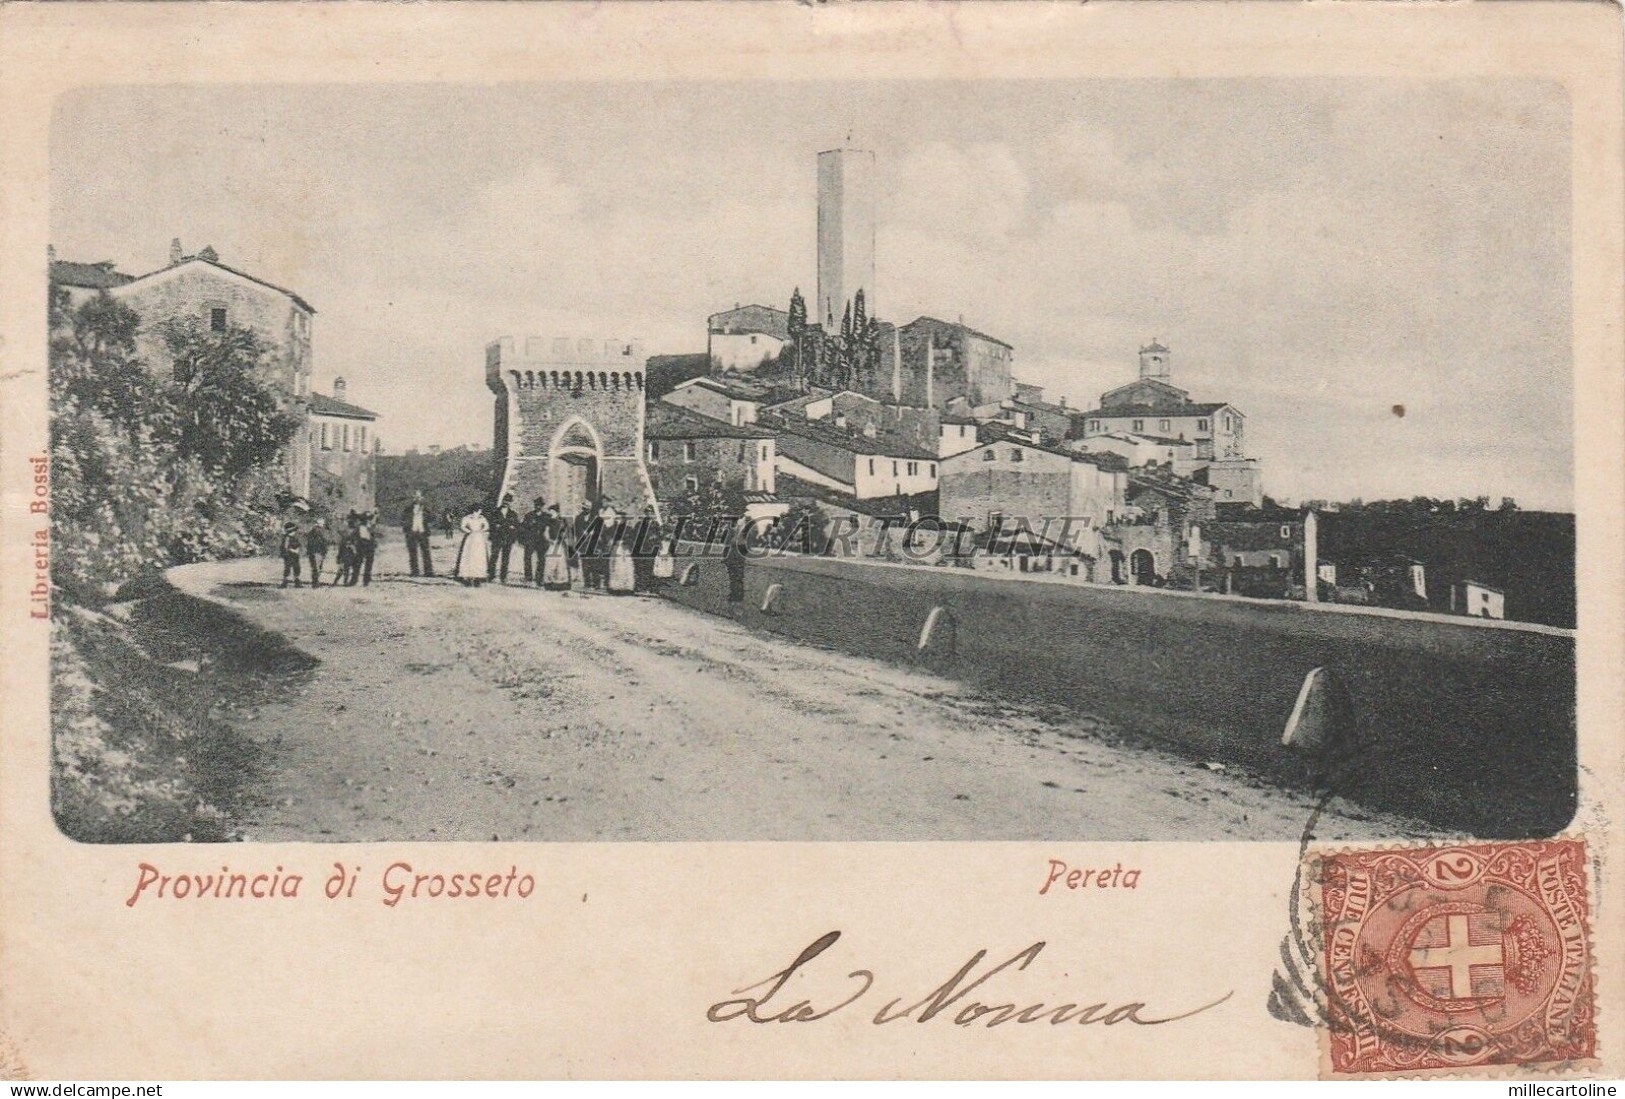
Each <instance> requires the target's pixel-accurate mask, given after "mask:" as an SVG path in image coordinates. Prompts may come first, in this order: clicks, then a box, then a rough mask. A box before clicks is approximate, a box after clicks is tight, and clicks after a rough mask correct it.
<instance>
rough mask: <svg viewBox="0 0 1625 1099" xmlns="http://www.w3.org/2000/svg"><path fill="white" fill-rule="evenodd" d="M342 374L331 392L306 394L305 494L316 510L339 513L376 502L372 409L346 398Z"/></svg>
mask: <svg viewBox="0 0 1625 1099" xmlns="http://www.w3.org/2000/svg"><path fill="white" fill-rule="evenodd" d="M346 396H347V394H346V387H345V383H344V379H343V378H334V379H333V394H332V396H328V395H327V394H325V393H311V394H310V401H309V407H310V457H311V473H310V494H309V500H310V503H311V505H312V506H313V507H314V508H315V509H316V510H317V511H320V512H325V513H326V514H328V515H331V516H334V517H342V516H344V515H346V514H348V513H349V512H351V511H372V510H373V509H374V508H375V507H376V496H375V494H376V492H377V489H378V478H377V453H378V449H379V443H378V437H377V433H376V431H375V429H374V425H375V424H376V422H377V420H378V414H377V413H376V412H371V411H369V410H367V409H365V408H362V407H361V406H360V405H354V404H351V403H350V402H349V401H348V400H346V399H345V398H346Z"/></svg>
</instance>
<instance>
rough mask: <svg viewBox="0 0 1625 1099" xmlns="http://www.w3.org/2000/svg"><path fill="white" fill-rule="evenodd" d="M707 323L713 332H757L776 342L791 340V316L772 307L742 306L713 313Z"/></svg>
mask: <svg viewBox="0 0 1625 1099" xmlns="http://www.w3.org/2000/svg"><path fill="white" fill-rule="evenodd" d="M707 323H708V324H709V326H710V330H711V331H712V332H744V333H750V332H756V333H760V334H761V335H764V336H772V337H773V338H774V339H776V340H788V339H789V338H790V314H789V313H786V312H785V311H784V310H782V309H774V308H773V307H772V306H771V305H740V306H736V307H734V308H733V309H728V310H724V311H723V312H721V313H712V314H711V316H710V318H709V319H708V321H707Z"/></svg>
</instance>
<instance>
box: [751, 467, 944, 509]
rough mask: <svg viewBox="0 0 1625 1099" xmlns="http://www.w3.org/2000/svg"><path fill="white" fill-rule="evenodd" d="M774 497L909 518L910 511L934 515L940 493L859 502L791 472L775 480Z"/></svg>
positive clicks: (778, 476)
mask: <svg viewBox="0 0 1625 1099" xmlns="http://www.w3.org/2000/svg"><path fill="white" fill-rule="evenodd" d="M773 486H774V488H775V489H776V490H777V492H776V493H775V495H777V496H778V498H779V499H780V500H789V499H796V498H798V497H799V498H801V499H810V500H816V501H818V502H819V503H824V504H833V505H835V506H836V507H841V508H845V509H846V510H848V511H855V512H857V513H858V514H860V515H873V516H882V515H906V514H908V510H909V509H910V508H916V509H918V510H919V512H920V514H921V515H932V514H935V513H936V510H937V499H938V497H937V494H936V493H935V492H917V493H915V494H914V495H912V496H910V495H906V494H905V495H902V496H875V497H872V498H870V499H867V500H859V499H858V498H857V497H856V496H850V495H848V494H847V493H844V492H842V491H840V490H839V489H833V488H826V487H825V486H823V485H815V484H813V483H812V482H810V481H803V480H802V479H801V478H799V477H796V476H793V475H791V474H789V473H780V474H777V475H776V476H775V477H774V482H773Z"/></svg>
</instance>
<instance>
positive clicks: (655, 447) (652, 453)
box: [648, 439, 660, 462]
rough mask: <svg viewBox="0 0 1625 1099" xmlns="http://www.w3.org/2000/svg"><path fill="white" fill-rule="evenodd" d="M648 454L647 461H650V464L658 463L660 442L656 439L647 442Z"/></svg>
mask: <svg viewBox="0 0 1625 1099" xmlns="http://www.w3.org/2000/svg"><path fill="white" fill-rule="evenodd" d="M648 452H649V461H651V462H658V461H660V442H659V441H658V440H656V439H650V440H649V442H648Z"/></svg>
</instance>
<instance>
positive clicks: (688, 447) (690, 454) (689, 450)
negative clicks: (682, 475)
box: [683, 443, 695, 462]
mask: <svg viewBox="0 0 1625 1099" xmlns="http://www.w3.org/2000/svg"><path fill="white" fill-rule="evenodd" d="M694 454H695V448H694V444H693V443H684V444H683V461H685V462H692V461H693V460H694Z"/></svg>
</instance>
